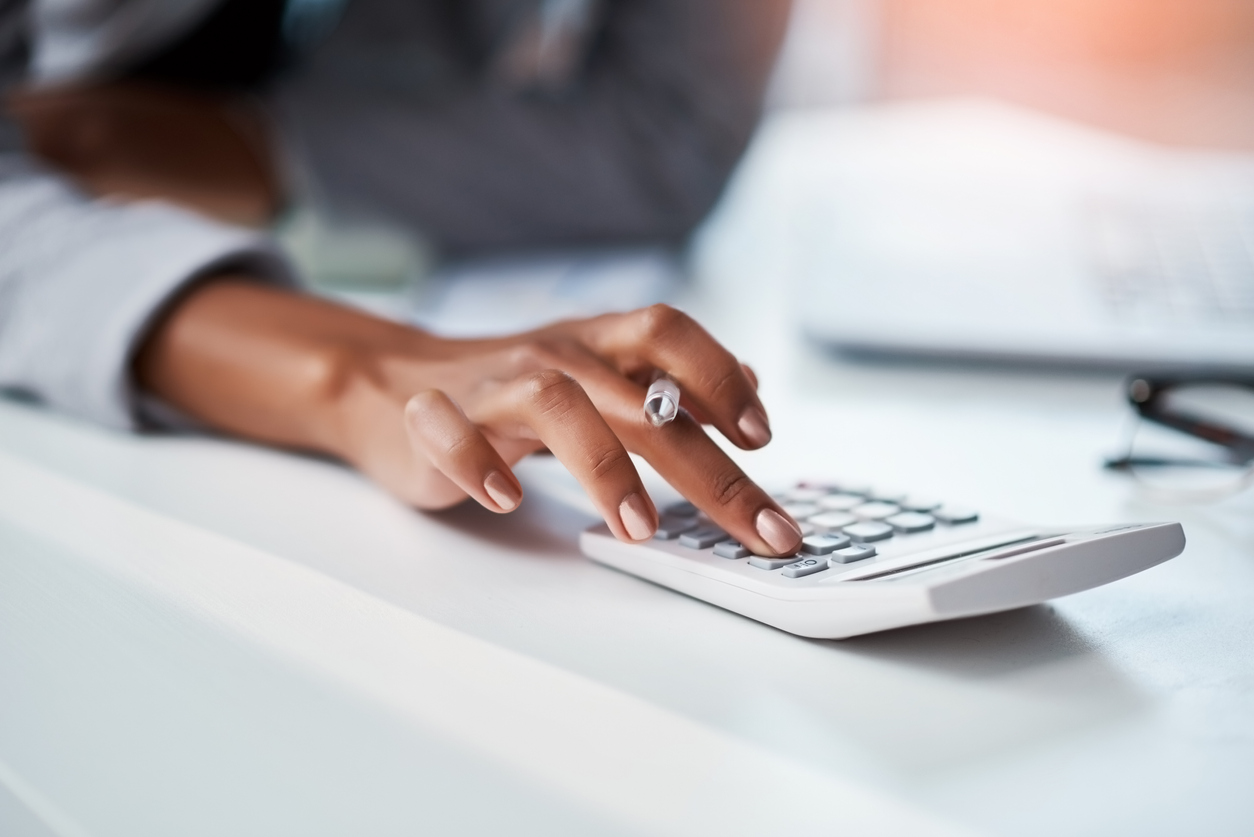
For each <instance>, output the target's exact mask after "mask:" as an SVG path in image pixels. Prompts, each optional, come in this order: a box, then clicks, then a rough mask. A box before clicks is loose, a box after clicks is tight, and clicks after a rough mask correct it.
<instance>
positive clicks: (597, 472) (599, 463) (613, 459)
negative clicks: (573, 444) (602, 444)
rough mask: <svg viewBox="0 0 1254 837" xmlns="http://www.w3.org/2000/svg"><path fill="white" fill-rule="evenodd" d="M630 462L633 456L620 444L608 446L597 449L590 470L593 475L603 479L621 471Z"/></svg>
mask: <svg viewBox="0 0 1254 837" xmlns="http://www.w3.org/2000/svg"><path fill="white" fill-rule="evenodd" d="M630 464H631V457H630V456H628V455H627V451H625V450H623V449H622V448H621V447H618V446H614V447H607V448H604V449H602V450H599V451H596V453H595V454H594V455H593V457H592V460H591V462H590V463H589V470H590V471H591V472H592V476H594V477H596V478H597V479H601V478H603V477H607V476H611V475H613V474H616V473H620V472H621V471H622V470H623V469H624V467H626V466H628V465H630Z"/></svg>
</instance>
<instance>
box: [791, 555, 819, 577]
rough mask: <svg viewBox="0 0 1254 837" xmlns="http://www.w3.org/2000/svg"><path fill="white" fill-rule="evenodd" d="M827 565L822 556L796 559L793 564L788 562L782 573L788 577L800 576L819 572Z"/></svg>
mask: <svg viewBox="0 0 1254 837" xmlns="http://www.w3.org/2000/svg"><path fill="white" fill-rule="evenodd" d="M827 567H828V564H827V561H825V560H823V559H822V558H806V559H805V560H804V561H798V562H797V563H795V564H789V565H788V566H786V567H784V572H783V574H784V575H786V576H788V577H789V578H801V577H802V576H806V575H813V574H814V573H821V572H823V570H825V569H827Z"/></svg>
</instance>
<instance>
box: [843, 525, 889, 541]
mask: <svg viewBox="0 0 1254 837" xmlns="http://www.w3.org/2000/svg"><path fill="white" fill-rule="evenodd" d="M842 531H843V532H844V533H845V534H846V535H848V536H849V537H851V538H853V539H854V540H855V541H861V542H863V543H868V542H870V541H886V540H888V539H889V538H891V537H892V536H893V527H891V526H889V525H888V524H887V523H881V522H880V521H878V520H864V521H863V522H861V523H855V524H853V525H852V526H846V527H845V528H844V529H843V530H842Z"/></svg>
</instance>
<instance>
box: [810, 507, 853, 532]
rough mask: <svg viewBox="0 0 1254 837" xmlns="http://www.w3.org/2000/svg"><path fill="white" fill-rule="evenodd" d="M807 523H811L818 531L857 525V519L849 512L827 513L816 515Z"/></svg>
mask: <svg viewBox="0 0 1254 837" xmlns="http://www.w3.org/2000/svg"><path fill="white" fill-rule="evenodd" d="M807 522H808V523H812V524H813V525H815V526H817V527H818V528H819V529H840V528H842V527H845V526H848V525H849V524H850V523H857V522H858V518H856V517H854V516H853V515H852V514H850V513H849V512H840V511H829V512H822V513H821V514H816V515H815V516H814V517H812V518H810V519H809V521H807Z"/></svg>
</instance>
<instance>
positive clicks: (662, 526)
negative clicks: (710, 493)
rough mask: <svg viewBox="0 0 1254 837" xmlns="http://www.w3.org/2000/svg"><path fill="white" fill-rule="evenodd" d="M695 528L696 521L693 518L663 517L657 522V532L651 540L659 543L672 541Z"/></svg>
mask: <svg viewBox="0 0 1254 837" xmlns="http://www.w3.org/2000/svg"><path fill="white" fill-rule="evenodd" d="M696 528H697V519H696V518H695V517H669V516H664V517H663V518H662V519H661V520H659V521H658V524H657V531H656V532H654V533H653V538H654V539H655V540H659V541H673V540H675V538H677V537H679V536H680V535H682V534H683V533H684V532H691V531H692V530H693V529H696Z"/></svg>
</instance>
